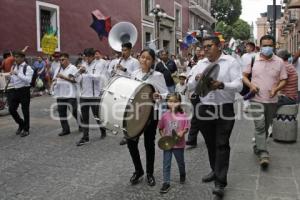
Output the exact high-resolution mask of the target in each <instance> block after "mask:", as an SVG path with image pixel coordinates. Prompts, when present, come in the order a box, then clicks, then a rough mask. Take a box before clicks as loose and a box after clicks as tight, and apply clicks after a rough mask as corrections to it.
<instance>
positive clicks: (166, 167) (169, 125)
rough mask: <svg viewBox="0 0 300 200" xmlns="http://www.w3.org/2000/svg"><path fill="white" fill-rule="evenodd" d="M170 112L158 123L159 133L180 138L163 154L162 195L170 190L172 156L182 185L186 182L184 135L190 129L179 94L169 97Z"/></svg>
mask: <svg viewBox="0 0 300 200" xmlns="http://www.w3.org/2000/svg"><path fill="white" fill-rule="evenodd" d="M167 104H168V111H167V112H165V113H164V114H163V116H162V118H161V120H160V121H159V123H158V128H159V133H160V135H161V136H170V135H172V132H174V131H175V132H176V133H177V136H178V137H179V138H180V139H179V140H178V142H177V144H175V145H174V146H173V148H172V149H170V150H164V152H163V185H162V188H161V189H160V193H167V192H168V191H169V189H170V176H171V163H172V154H174V156H175V159H176V161H177V164H178V168H179V174H180V183H181V184H183V183H184V182H185V177H186V174H185V162H184V147H185V138H184V135H185V134H186V133H187V132H188V129H189V120H188V117H187V115H186V114H185V113H184V112H183V110H182V108H181V96H180V94H179V93H173V94H169V95H168V97H167Z"/></svg>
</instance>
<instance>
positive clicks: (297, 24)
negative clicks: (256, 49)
mask: <svg viewBox="0 0 300 200" xmlns="http://www.w3.org/2000/svg"><path fill="white" fill-rule="evenodd" d="M290 3H291V1H287V0H286V1H283V4H282V8H283V16H282V17H281V18H280V19H278V20H277V21H276V47H277V48H281V49H287V50H288V51H289V52H291V53H295V52H296V51H298V50H300V9H299V8H298V9H296V8H293V9H289V8H288V5H289V4H290ZM256 24H257V39H258V40H259V39H260V38H261V36H263V35H265V34H268V33H270V27H271V25H270V23H269V22H268V21H267V16H266V14H264V13H263V14H261V18H258V19H257V21H256ZM258 43H259V42H258Z"/></svg>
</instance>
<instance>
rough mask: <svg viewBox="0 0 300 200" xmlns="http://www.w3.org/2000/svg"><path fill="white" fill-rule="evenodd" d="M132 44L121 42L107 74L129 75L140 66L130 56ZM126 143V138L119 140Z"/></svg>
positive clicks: (122, 143)
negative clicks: (118, 53) (115, 58)
mask: <svg viewBox="0 0 300 200" xmlns="http://www.w3.org/2000/svg"><path fill="white" fill-rule="evenodd" d="M131 49H132V44H131V43H130V42H126V43H123V44H122V55H121V57H120V58H119V60H118V61H117V62H116V61H114V62H113V61H112V64H111V65H110V69H109V70H108V71H109V74H111V75H112V76H114V75H116V74H119V75H125V76H131V74H132V73H133V72H134V71H136V70H138V69H139V67H140V63H139V61H138V60H137V59H136V58H133V57H132V56H131ZM126 143H127V140H126V139H125V138H123V139H122V140H121V141H120V145H124V144H126Z"/></svg>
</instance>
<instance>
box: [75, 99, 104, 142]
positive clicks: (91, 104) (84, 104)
mask: <svg viewBox="0 0 300 200" xmlns="http://www.w3.org/2000/svg"><path fill="white" fill-rule="evenodd" d="M80 108H81V109H80V110H81V117H82V125H83V126H82V129H83V137H84V138H88V137H89V119H90V108H91V110H92V113H93V115H94V117H95V118H96V122H97V124H98V125H99V127H100V131H101V133H105V132H106V129H105V128H103V127H101V126H100V124H101V122H100V113H99V111H100V98H97V99H94V98H80Z"/></svg>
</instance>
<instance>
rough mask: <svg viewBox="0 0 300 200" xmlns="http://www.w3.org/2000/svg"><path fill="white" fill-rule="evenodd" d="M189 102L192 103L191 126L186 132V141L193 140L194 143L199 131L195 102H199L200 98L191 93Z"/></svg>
mask: <svg viewBox="0 0 300 200" xmlns="http://www.w3.org/2000/svg"><path fill="white" fill-rule="evenodd" d="M191 103H192V105H193V117H192V120H191V128H190V130H189V134H188V141H190V142H193V143H194V144H197V137H198V133H199V128H198V119H197V115H196V112H197V111H196V110H197V104H199V103H200V99H199V96H198V95H195V94H193V95H192V96H191Z"/></svg>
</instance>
